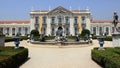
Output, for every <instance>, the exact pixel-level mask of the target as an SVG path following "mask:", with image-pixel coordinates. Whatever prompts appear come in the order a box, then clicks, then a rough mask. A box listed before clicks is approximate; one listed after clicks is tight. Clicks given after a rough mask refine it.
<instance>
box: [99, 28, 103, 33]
mask: <svg viewBox="0 0 120 68" xmlns="http://www.w3.org/2000/svg"><path fill="white" fill-rule="evenodd" d="M102 34H103V32H102V27H99V35H102Z"/></svg>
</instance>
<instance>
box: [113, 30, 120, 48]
mask: <svg viewBox="0 0 120 68" xmlns="http://www.w3.org/2000/svg"><path fill="white" fill-rule="evenodd" d="M112 42H113V47H120V33H119V32H114V33H113V34H112Z"/></svg>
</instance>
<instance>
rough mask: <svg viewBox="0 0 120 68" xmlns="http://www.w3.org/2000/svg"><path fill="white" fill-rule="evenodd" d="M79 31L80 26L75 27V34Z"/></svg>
mask: <svg viewBox="0 0 120 68" xmlns="http://www.w3.org/2000/svg"><path fill="white" fill-rule="evenodd" d="M77 33H78V28H77V27H75V35H77Z"/></svg>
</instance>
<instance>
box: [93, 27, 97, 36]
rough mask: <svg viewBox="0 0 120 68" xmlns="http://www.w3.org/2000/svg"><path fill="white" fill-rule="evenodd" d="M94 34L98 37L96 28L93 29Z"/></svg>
mask: <svg viewBox="0 0 120 68" xmlns="http://www.w3.org/2000/svg"><path fill="white" fill-rule="evenodd" d="M93 34H94V35H96V27H93Z"/></svg>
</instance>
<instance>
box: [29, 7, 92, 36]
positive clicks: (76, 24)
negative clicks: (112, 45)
mask: <svg viewBox="0 0 120 68" xmlns="http://www.w3.org/2000/svg"><path fill="white" fill-rule="evenodd" d="M30 17H31V20H30V30H33V29H37V30H39V32H40V34H46V35H55V34H56V31H57V30H58V28H59V27H61V28H62V29H63V35H77V34H78V33H81V30H82V29H83V28H86V29H90V20H91V13H90V11H89V10H68V9H66V8H64V7H61V6H59V7H57V8H55V9H53V10H32V11H31V12H30ZM83 25H84V27H83Z"/></svg>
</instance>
